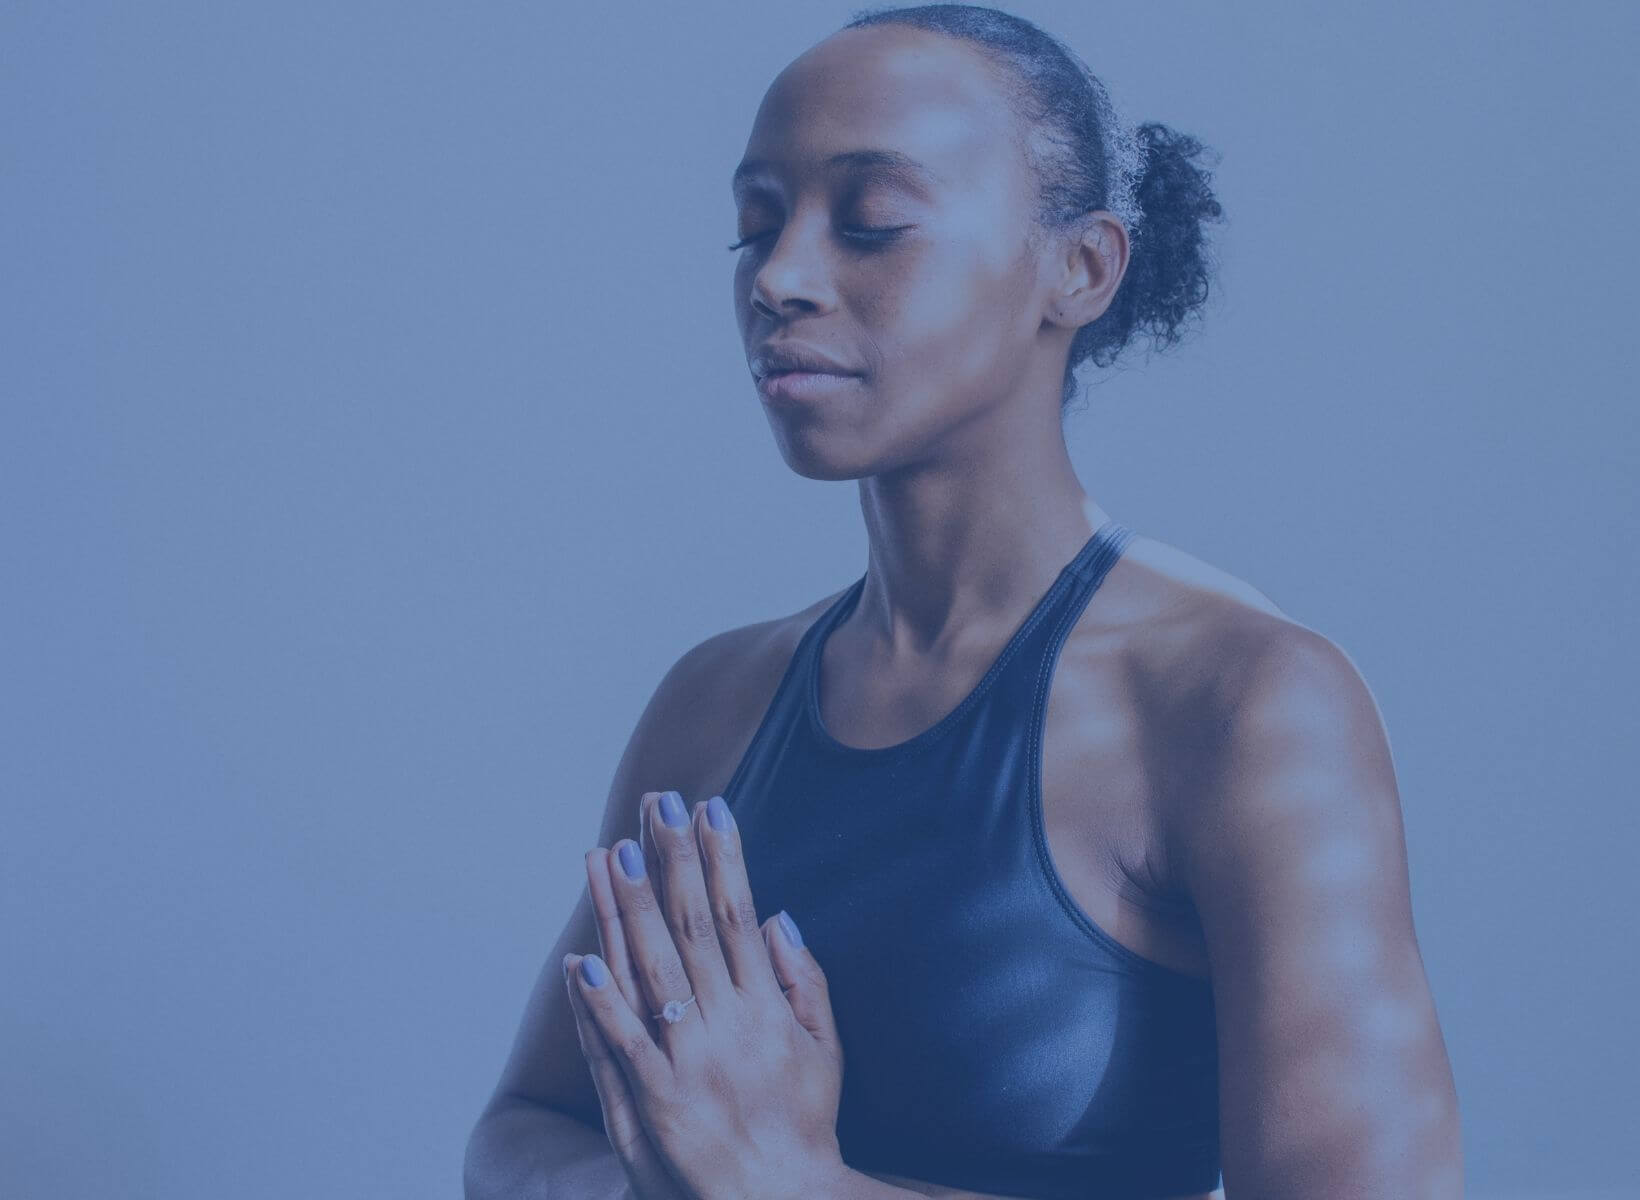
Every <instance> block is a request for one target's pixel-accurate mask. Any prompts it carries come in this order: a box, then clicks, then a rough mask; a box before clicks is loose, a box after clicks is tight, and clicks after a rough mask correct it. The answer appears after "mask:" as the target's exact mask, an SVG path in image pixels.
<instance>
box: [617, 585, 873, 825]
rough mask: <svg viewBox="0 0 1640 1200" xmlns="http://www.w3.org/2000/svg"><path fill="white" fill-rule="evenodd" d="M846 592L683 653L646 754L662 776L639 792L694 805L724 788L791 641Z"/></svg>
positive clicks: (660, 696)
mask: <svg viewBox="0 0 1640 1200" xmlns="http://www.w3.org/2000/svg"><path fill="white" fill-rule="evenodd" d="M846 590H847V588H846V587H845V588H841V589H839V590H838V591H836V592H833V593H831V594H830V595H827V596H823V597H821V598H820V599H818V600H816V601H814V602H813V603H812V604H809V605H807V606H805V607H804V608H801V609H799V610H797V611H796V612H792V613H788V614H785V615H782V616H777V617H772V618H770V619H768V620H763V621H755V622H752V623H750V624H745V625H738V626H735V627H734V628H731V629H726V630H724V631H723V632H722V633H717V634H713V635H712V636H711V637H708V638H706V639H705V640H704V641H701V642H699V643H697V644H696V645H695V646H693V647H692V648H690V649H689V650H688V651H687V652H685V653H684V654H683V655H682V656H681V657H680V658H679V659H678V661H677V663H676V664H675V665H674V666H673V667H672V669H671V671H669V672H668V673H667V677H666V680H665V681H664V683H663V685H662V687H661V689H660V690H659V692H658V693H657V709H658V711H657V713H656V720H655V721H654V723H653V730H652V744H651V754H652V756H653V759H652V761H653V762H654V763H655V770H656V771H657V773H658V775H664V776H665V778H664V779H663V778H659V777H657V779H656V780H655V781H654V782H653V783H649V784H645V785H644V786H645V788H646V789H647V788H654V789H660V788H668V787H671V788H676V789H677V790H678V791H680V792H682V793H683V796H684V799H685V802H686V803H688V804H690V805H691V806H692V805H693V804H694V802H695V801H697V800H704V799H706V798H707V797H708V796H710V795H712V794H713V793H714V792H721V791H722V790H723V789H724V788H725V787H727V786H728V783H729V779H730V777H731V776H732V775H733V774H734V770H735V767H736V766H737V765H738V764H739V762H740V759H741V756H742V755H744V753H745V752H746V749H747V747H748V746H749V745H750V744H751V740H752V737H753V735H754V734H755V733H756V732H757V726H758V724H759V723H760V722H761V720H762V718H763V714H764V713H765V712H766V711H767V710H768V707H769V704H770V702H771V701H772V700H773V699H774V693H775V690H776V689H777V688H778V687H779V686H780V681H781V679H782V678H783V677H784V676H785V673H786V668H787V667H788V665H789V664H790V662H791V657H792V654H793V652H794V651H795V650H796V649H797V643H798V642H799V641H800V640H801V639H802V637H803V634H804V632H805V631H807V629H808V628H809V626H810V625H812V624H813V623H814V622H815V621H816V620H817V619H818V618H819V617H820V615H821V614H822V613H823V612H824V611H825V610H826V609H827V608H828V607H829V606H830V605H831V604H833V603H834V602H835V601H836V600H837V599H838V597H840V596H841V595H842V594H843V592H844V591H846ZM668 780H670V782H668Z"/></svg>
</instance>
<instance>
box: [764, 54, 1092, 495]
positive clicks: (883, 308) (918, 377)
mask: <svg viewBox="0 0 1640 1200" xmlns="http://www.w3.org/2000/svg"><path fill="white" fill-rule="evenodd" d="M1015 137H1016V131H1015V118H1014V116H1013V115H1012V112H1011V110H1010V108H1009V106H1008V103H1007V100H1006V99H1005V97H1004V95H1003V93H1002V92H1001V91H1000V89H999V87H998V83H997V80H996V78H995V76H994V75H993V73H992V69H991V68H990V67H989V65H988V64H987V63H986V61H985V59H984V58H982V57H981V56H980V55H979V54H978V53H977V52H976V51H974V50H973V49H971V48H970V47H968V46H967V45H966V44H965V43H963V42H960V41H957V40H955V39H952V38H947V37H944V36H942V35H939V34H933V33H928V32H925V31H923V30H917V29H909V28H906V27H903V26H900V27H896V26H892V25H891V26H879V27H874V28H866V29H847V30H843V31H841V32H839V33H837V34H834V35H833V36H832V37H830V38H828V39H826V40H825V41H824V42H821V43H820V44H819V45H818V46H816V47H814V48H813V49H811V50H809V51H808V52H807V53H805V54H804V55H803V56H802V57H800V58H798V59H797V60H796V61H795V62H794V63H792V64H791V65H790V66H789V67H787V68H786V70H785V71H783V72H782V73H781V74H780V76H779V77H778V78H777V79H776V80H775V82H774V83H773V84H772V85H771V86H770V88H769V91H768V93H767V94H766V95H765V97H764V100H763V103H762V105H761V107H760V108H759V109H758V113H757V117H756V120H755V121H754V123H753V127H752V133H751V136H750V138H749V139H748V142H747V146H746V153H745V158H744V160H743V162H742V164H741V166H740V168H739V169H738V170H737V172H736V175H735V190H734V198H735V215H736V238H737V241H743V242H745V243H746V244H745V245H744V247H743V248H742V249H740V250H738V251H736V253H737V254H738V255H739V257H738V260H737V263H736V267H735V278H734V294H735V312H736V317H737V320H738V323H739V327H740V331H741V337H742V339H743V341H744V343H745V348H746V354H747V357H748V360H751V359H752V358H753V357H754V356H755V355H756V353H757V352H758V350H759V349H760V348H763V347H765V346H780V345H794V346H796V345H800V346H802V347H808V348H812V349H815V350H818V351H820V352H821V353H822V354H824V355H826V356H827V357H829V358H831V359H833V360H835V361H837V362H839V363H840V364H842V365H844V366H846V367H847V368H849V369H851V370H854V371H857V372H858V373H859V374H858V377H857V378H854V379H849V380H845V381H843V382H842V384H841V385H840V386H832V387H829V388H828V389H827V390H826V391H825V392H824V393H823V394H815V395H812V396H809V397H804V398H797V399H781V398H778V397H771V396H769V395H767V394H765V393H763V392H762V390H761V389H759V394H760V396H761V397H762V400H763V404H764V408H765V412H766V413H767V415H768V417H769V420H770V423H771V425H772V427H773V428H774V430H775V433H776V437H777V439H778V440H779V441H780V444H781V452H782V454H783V455H784V456H785V458H786V461H787V462H788V463H789V464H790V465H791V466H792V467H793V469H794V470H797V471H798V472H799V473H800V474H803V475H805V476H808V477H810V478H819V479H850V478H861V477H863V476H866V475H872V474H877V473H879V472H882V471H884V470H887V469H890V468H893V467H896V466H904V465H914V464H916V463H917V462H919V461H925V460H927V459H929V458H932V457H933V456H934V454H935V452H936V451H937V448H938V447H937V444H938V443H939V441H940V440H941V435H943V434H945V433H947V432H950V431H952V430H954V429H956V428H957V427H959V426H962V425H964V424H965V423H967V422H968V421H969V420H970V419H972V418H975V417H983V416H984V415H986V414H995V413H996V412H997V410H998V409H999V408H1002V409H1008V408H1011V404H1010V400H1011V399H1012V398H1013V397H1015V396H1016V395H1017V394H1018V393H1019V392H1020V391H1021V390H1022V388H1023V387H1025V386H1026V381H1027V379H1029V380H1032V381H1034V382H1033V383H1032V384H1031V386H1037V385H1039V384H1040V381H1041V379H1043V378H1045V377H1046V378H1049V379H1050V382H1051V395H1050V396H1049V400H1048V402H1049V403H1051V404H1053V406H1054V416H1055V418H1056V421H1057V415H1058V394H1059V391H1058V388H1059V382H1060V372H1062V370H1063V366H1064V362H1063V346H1062V345H1061V347H1060V351H1061V353H1060V360H1059V362H1058V364H1057V367H1055V368H1054V370H1053V371H1052V372H1051V373H1050V374H1047V375H1045V373H1044V371H1043V364H1042V356H1043V355H1044V354H1046V353H1048V352H1049V351H1048V349H1047V347H1046V345H1045V344H1044V343H1043V341H1042V340H1041V339H1040V337H1039V332H1040V330H1041V327H1042V320H1041V313H1042V302H1043V299H1044V297H1045V291H1044V290H1043V288H1042V287H1041V284H1040V282H1039V280H1040V278H1041V276H1042V272H1041V270H1040V267H1041V265H1042V262H1043V260H1042V259H1041V258H1040V257H1039V255H1038V254H1037V253H1036V252H1035V251H1034V250H1033V249H1032V247H1031V245H1030V244H1029V243H1028V242H1027V234H1028V232H1029V230H1030V220H1031V215H1032V213H1033V212H1034V209H1035V205H1036V203H1037V194H1036V186H1035V181H1034V179H1033V178H1032V177H1031V174H1030V171H1029V168H1028V166H1027V164H1026V162H1025V160H1024V157H1023V154H1022V151H1021V150H1020V149H1019V148H1018V147H1017V145H1016V143H1015V140H1014V139H1015ZM748 239H749V240H748Z"/></svg>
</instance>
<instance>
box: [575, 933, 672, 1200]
mask: <svg viewBox="0 0 1640 1200" xmlns="http://www.w3.org/2000/svg"><path fill="white" fill-rule="evenodd" d="M580 960H581V956H580V955H579V954H566V955H564V984H565V986H566V988H567V990H568V991H569V1003H570V1008H571V1009H572V1010H573V1011H574V1013H575V1030H576V1033H577V1034H579V1035H580V1039H581V1053H582V1054H583V1055H584V1056H585V1057H586V1060H587V1067H588V1069H589V1070H590V1071H591V1072H592V1083H593V1086H594V1087H596V1088H597V1090H598V1103H599V1106H600V1107H601V1108H602V1109H603V1114H604V1134H605V1136H607V1137H608V1138H609V1144H610V1146H611V1147H612V1148H613V1149H614V1151H615V1153H616V1155H617V1156H618V1157H619V1158H620V1160H621V1164H622V1166H623V1167H624V1168H625V1170H626V1173H627V1175H628V1177H629V1178H630V1179H631V1180H632V1182H633V1184H634V1185H635V1187H636V1188H637V1191H638V1194H639V1195H671V1194H672V1192H671V1190H669V1189H670V1188H671V1187H672V1185H673V1180H672V1175H671V1172H670V1171H668V1170H667V1168H666V1165H665V1163H664V1162H663V1161H662V1160H661V1157H660V1155H659V1153H658V1152H657V1151H656V1149H655V1144H654V1142H652V1141H651V1140H650V1138H649V1131H648V1129H647V1127H646V1126H645V1125H644V1123H643V1117H642V1115H641V1114H640V1113H639V1112H638V1104H637V1099H636V1097H634V1096H633V1094H632V1085H631V1084H630V1083H629V1082H628V1081H627V1078H626V1073H625V1072H624V1071H623V1070H622V1069H621V1066H620V1064H619V1063H618V1062H616V1061H615V1056H614V1055H613V1054H612V1053H611V1052H610V1049H609V1043H608V1041H606V1040H605V1038H604V1035H603V1033H602V1031H600V1030H599V1028H598V1023H597V1021H595V1020H594V1019H593V1017H592V1013H591V1012H590V1011H589V1010H588V1008H587V1003H586V999H585V998H584V997H583V996H582V995H581V989H580V987H579V986H578V984H577V983H576V981H575V979H574V977H573V976H574V975H576V974H579V965H580Z"/></svg>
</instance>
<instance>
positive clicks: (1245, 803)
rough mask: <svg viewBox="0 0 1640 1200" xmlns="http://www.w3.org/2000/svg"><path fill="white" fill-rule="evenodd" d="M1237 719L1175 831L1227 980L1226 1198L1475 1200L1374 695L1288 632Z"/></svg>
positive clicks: (1219, 738)
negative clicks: (1466, 1192)
mask: <svg viewBox="0 0 1640 1200" xmlns="http://www.w3.org/2000/svg"><path fill="white" fill-rule="evenodd" d="M1223 711H1224V713H1225V717H1224V719H1223V720H1222V721H1221V723H1220V727H1219V728H1218V729H1217V730H1215V731H1212V738H1213V744H1214V751H1213V753H1212V754H1211V755H1209V756H1208V760H1209V762H1210V764H1211V765H1210V766H1209V768H1208V774H1209V775H1210V776H1211V778H1210V779H1209V780H1208V781H1207V782H1206V784H1205V786H1203V787H1202V788H1201V789H1199V791H1198V794H1197V795H1196V797H1195V798H1194V800H1193V804H1194V805H1195V807H1194V809H1193V810H1192V812H1191V813H1190V815H1189V818H1188V820H1187V821H1186V822H1184V823H1183V826H1182V828H1181V829H1180V830H1179V832H1178V835H1177V836H1178V838H1179V844H1180V845H1181V846H1182V847H1183V862H1182V864H1181V868H1182V873H1183V876H1184V882H1185V886H1186V887H1187V888H1188V890H1189V891H1190V893H1191V898H1192V900H1193V902H1194V904H1195V907H1196V909H1197V912H1198V915H1199V918H1200V920H1201V924H1202V931H1203V934H1204V937H1205V939H1206V944H1207V953H1208V959H1209V963H1210V970H1211V975H1212V986H1213V997H1214V1005H1215V1010H1216V1020H1217V1032H1218V1043H1219V1065H1220V1082H1219V1088H1220V1120H1221V1145H1222V1147H1223V1169H1224V1184H1225V1193H1226V1196H1227V1197H1228V1198H1229V1200H1236V1197H1238V1196H1258V1197H1261V1198H1265V1200H1286V1198H1289V1197H1291V1198H1295V1200H1296V1198H1297V1197H1314V1196H1327V1197H1329V1198H1330V1200H1345V1198H1346V1197H1354V1196H1363V1197H1364V1196H1388V1195H1396V1196H1406V1197H1418V1198H1422V1197H1442V1198H1444V1197H1457V1196H1460V1195H1461V1194H1462V1166H1461V1153H1460V1149H1459V1132H1458V1112H1457V1096H1456V1091H1455V1088H1454V1085H1453V1081H1452V1075H1451V1068H1450V1066H1449V1064H1448V1061H1447V1056H1446V1049H1445V1045H1444V1042H1443V1040H1442V1037H1441V1031H1440V1027H1439V1025H1438V1023H1437V1021H1436V1015H1435V1008H1434V1004H1433V1001H1432V998H1431V996H1430V992H1429V986H1428V982H1427V980H1426V978H1425V974H1424V969H1423V961H1422V958H1421V956H1420V954H1419V950H1418V945H1417V940H1416V938H1415V936H1414V932H1413V924H1412V904H1411V896H1410V889H1409V885H1408V878H1407V861H1406V847H1405V840H1404V833H1403V829H1402V824H1401V810H1400V800H1399V796H1398V793H1397V789H1396V783H1395V774H1394V769H1393V766H1392V763H1391V759H1390V753H1389V744H1388V740H1387V738H1386V736H1385V733H1384V728H1383V724H1382V721H1381V719H1380V717H1379V714H1378V710H1377V707H1376V705H1375V704H1374V702H1373V699H1372V696H1371V694H1370V693H1369V692H1368V690H1367V687H1366V684H1365V683H1364V682H1363V681H1362V680H1361V678H1360V676H1359V674H1358V673H1357V672H1356V670H1355V667H1354V665H1353V664H1352V663H1351V662H1350V661H1349V659H1348V658H1347V657H1346V656H1345V654H1344V653H1343V651H1342V650H1340V649H1338V648H1337V647H1336V646H1334V645H1333V644H1332V643H1331V642H1329V641H1328V640H1327V639H1325V638H1323V637H1321V636H1320V635H1319V634H1316V633H1313V632H1312V631H1309V630H1306V629H1303V628H1302V627H1296V626H1290V625H1283V626H1282V627H1281V630H1280V632H1279V634H1278V635H1276V636H1274V637H1271V638H1270V639H1269V640H1268V641H1267V642H1266V644H1265V645H1264V646H1263V648H1262V649H1261V650H1260V651H1259V653H1258V654H1257V655H1256V656H1255V659H1254V661H1252V662H1251V664H1250V666H1249V667H1248V669H1247V672H1246V674H1245V675H1244V677H1243V680H1242V686H1240V687H1239V689H1238V692H1237V694H1236V695H1235V696H1234V697H1232V698H1231V701H1230V702H1229V703H1228V704H1227V705H1226V707H1225V709H1224V710H1223Z"/></svg>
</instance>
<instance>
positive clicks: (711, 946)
mask: <svg viewBox="0 0 1640 1200" xmlns="http://www.w3.org/2000/svg"><path fill="white" fill-rule="evenodd" d="M648 806H649V809H650V811H649V830H650V832H651V833H652V834H653V835H654V839H655V848H656V852H657V853H658V854H659V856H660V860H661V861H660V867H659V869H658V870H657V871H656V872H655V875H656V877H657V878H664V879H665V887H664V889H663V895H664V899H662V896H656V898H655V908H654V910H653V911H652V912H651V911H650V910H649V909H647V908H646V907H644V906H643V905H642V893H643V892H644V891H648V890H649V887H650V884H649V883H648V881H640V880H627V879H626V878H624V877H621V878H619V879H618V880H617V887H616V898H617V900H625V899H627V898H629V897H630V898H631V899H633V900H636V901H638V902H639V907H638V908H637V909H636V910H634V911H627V910H624V909H623V915H624V916H625V919H626V932H627V937H628V940H629V941H631V942H633V943H634V947H633V949H634V954H635V955H636V956H637V957H638V958H639V959H640V960H641V959H642V958H643V954H644V947H643V945H642V943H643V941H644V939H645V938H649V939H651V940H652V944H653V947H654V949H655V952H657V953H659V954H661V955H662V956H663V957H664V955H665V953H666V951H668V950H670V952H671V953H672V954H674V955H676V956H677V958H678V960H679V962H681V963H682V965H683V972H684V974H685V976H687V979H688V988H687V989H686V990H684V991H680V992H676V993H663V995H662V997H661V999H662V1001H663V1002H664V1000H665V999H680V1000H681V999H685V998H686V997H687V996H688V995H689V994H690V992H693V993H694V995H695V997H696V999H697V1001H698V1002H699V1004H700V1011H701V1015H702V1016H703V1017H704V1018H706V1019H707V1020H710V1019H711V1014H712V1013H713V1011H721V1010H722V1005H723V1004H729V1003H738V997H736V996H735V995H734V981H733V980H732V979H730V977H729V969H728V967H727V966H726V965H725V963H724V961H723V950H722V947H721V946H719V944H718V936H717V924H716V922H715V921H714V920H713V918H712V905H711V901H710V899H709V898H708V897H707V894H706V880H705V878H704V877H703V876H702V874H701V862H700V849H699V846H698V844H697V843H696V840H695V835H694V831H693V830H692V829H691V827H690V821H689V813H688V810H687V809H685V808H684V805H683V797H682V796H680V795H679V794H678V793H677V792H671V791H668V792H662V793H660V794H659V795H658V796H656V797H655V799H654V800H652V801H649V802H648ZM634 857H636V856H634ZM621 865H622V866H623V867H624V866H625V863H622V864H621ZM616 874H617V876H620V875H621V872H617V873H616ZM622 885H624V888H625V891H626V894H625V895H623V886H622ZM650 894H651V895H654V893H653V892H651V893H650ZM646 921H648V922H649V924H648V926H647V928H646V927H645V922H646ZM662 938H664V940H665V945H664V946H663V945H661V940H660V939H662ZM720 1001H721V1002H722V1004H720ZM652 1011H654V1010H652Z"/></svg>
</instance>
